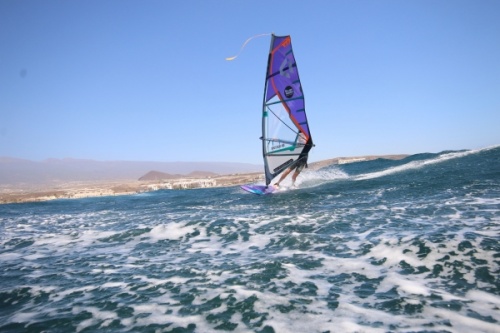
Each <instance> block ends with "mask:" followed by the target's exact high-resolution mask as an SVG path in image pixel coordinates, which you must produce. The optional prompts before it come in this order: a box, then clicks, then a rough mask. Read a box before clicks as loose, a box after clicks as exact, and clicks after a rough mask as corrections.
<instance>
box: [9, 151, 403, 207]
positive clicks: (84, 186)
mask: <svg viewBox="0 0 500 333" xmlns="http://www.w3.org/2000/svg"><path fill="white" fill-rule="evenodd" d="M406 156H407V155H384V156H363V157H338V158H333V159H328V160H323V161H319V162H313V163H310V164H309V168H310V169H311V170H318V169H321V168H324V167H327V166H329V165H332V164H338V165H341V164H348V163H354V162H362V161H370V160H374V159H377V158H385V159H402V158H404V157H406ZM148 174H150V173H148ZM154 174H155V176H154V177H149V178H148V177H145V176H146V175H145V176H144V177H141V178H139V179H118V180H108V181H103V180H99V181H88V180H87V181H81V180H74V181H65V182H53V183H50V184H27V183H23V184H7V185H5V184H0V204H7V203H23V202H39V201H48V200H55V199H78V198H88V197H101V196H116V195H128V194H138V193H144V192H151V191H157V190H189V189H197V188H213V187H229V186H237V185H241V184H248V183H258V182H263V181H264V175H263V173H262V172H252V173H233V174H224V175H217V174H213V173H210V172H207V173H203V172H200V173H198V174H197V175H196V176H191V177H188V176H182V175H177V176H176V177H175V178H172V177H167V176H166V175H167V174H164V175H165V176H164V177H162V173H161V172H156V173H154Z"/></svg>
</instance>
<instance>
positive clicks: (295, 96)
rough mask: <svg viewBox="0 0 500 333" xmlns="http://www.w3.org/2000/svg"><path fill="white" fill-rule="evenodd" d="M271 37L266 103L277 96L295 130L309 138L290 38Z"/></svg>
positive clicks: (302, 96) (302, 97)
mask: <svg viewBox="0 0 500 333" xmlns="http://www.w3.org/2000/svg"><path fill="white" fill-rule="evenodd" d="M273 37H274V38H273V41H272V46H271V51H270V55H269V66H268V73H267V81H268V82H267V91H266V101H269V100H271V99H272V98H273V97H275V96H277V97H278V98H279V99H280V101H281V102H282V103H283V106H284V107H285V109H286V110H287V112H288V114H289V116H290V119H291V120H292V122H293V123H294V125H295V126H296V127H297V130H300V131H301V132H303V133H304V134H305V135H306V136H307V138H309V137H310V132H309V127H308V124H307V118H306V113H305V104H304V95H303V92H302V87H301V84H300V79H299V72H298V68H297V64H296V62H295V57H294V55H293V50H292V43H291V38H290V36H284V37H277V36H273Z"/></svg>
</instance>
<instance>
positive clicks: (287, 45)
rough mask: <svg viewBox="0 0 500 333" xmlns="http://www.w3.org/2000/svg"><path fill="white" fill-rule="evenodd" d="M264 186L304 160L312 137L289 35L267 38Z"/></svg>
mask: <svg viewBox="0 0 500 333" xmlns="http://www.w3.org/2000/svg"><path fill="white" fill-rule="evenodd" d="M262 139H263V140H262V150H263V157H264V168H265V175H266V185H268V184H269V183H270V182H271V181H272V179H273V178H274V177H276V176H277V175H279V174H280V173H281V172H283V171H284V170H286V168H288V167H290V166H292V165H294V164H295V163H297V161H298V160H299V159H301V158H305V157H307V154H308V152H309V150H310V149H311V148H312V146H313V143H312V137H311V133H310V130H309V124H308V121H307V116H306V108H305V100H304V94H303V91H302V85H301V82H300V78H299V73H298V67H297V62H296V60H295V56H294V54H293V49H292V43H291V38H290V36H275V35H272V37H271V46H270V51H269V57H268V64H267V70H266V82H265V87H264V101H263V112H262Z"/></svg>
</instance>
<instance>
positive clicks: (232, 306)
mask: <svg viewBox="0 0 500 333" xmlns="http://www.w3.org/2000/svg"><path fill="white" fill-rule="evenodd" d="M284 185H285V188H286V185H287V183H286V182H284ZM297 185H298V188H297V189H293V190H292V189H290V190H283V191H281V192H278V193H276V194H272V195H267V196H257V195H253V194H250V193H246V192H244V191H242V190H241V189H240V188H239V187H237V186H235V187H227V188H208V189H193V190H160V191H156V192H149V193H142V194H137V195H126V196H117V197H99V198H86V199H71V200H54V201H47V202H38V203H23V204H6V205H0V267H1V268H0V332H201V333H205V332H262V333H272V332H276V333H278V332H332V333H333V332H426V333H429V332H440V333H442V332H467V333H469V332H475V333H476V332H492V333H493V332H495V333H498V332H500V146H495V147H489V148H485V149H479V150H469V151H446V152H442V153H439V154H427V153H426V154H417V155H412V156H409V157H407V158H405V159H402V160H384V159H379V160H374V161H365V162H356V163H351V164H345V165H331V166H328V167H325V168H323V169H320V170H316V171H313V170H309V169H306V170H305V171H304V172H303V173H302V174H301V175H300V176H299V179H298V181H297Z"/></svg>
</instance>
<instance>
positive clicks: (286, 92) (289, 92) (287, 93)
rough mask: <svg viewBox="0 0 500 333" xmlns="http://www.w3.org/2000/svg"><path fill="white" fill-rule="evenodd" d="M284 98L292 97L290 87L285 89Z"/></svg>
mask: <svg viewBox="0 0 500 333" xmlns="http://www.w3.org/2000/svg"><path fill="white" fill-rule="evenodd" d="M285 96H286V98H292V96H293V88H292V87H291V86H287V87H286V88H285Z"/></svg>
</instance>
